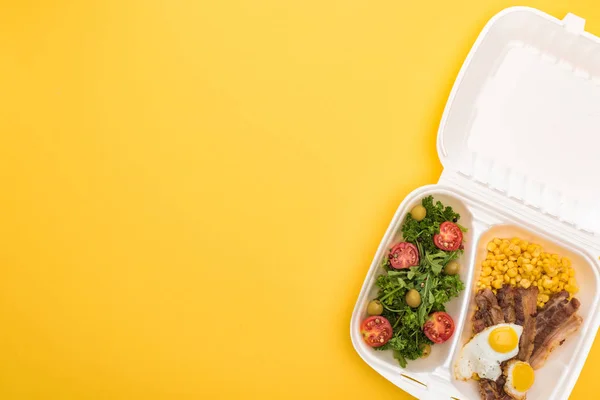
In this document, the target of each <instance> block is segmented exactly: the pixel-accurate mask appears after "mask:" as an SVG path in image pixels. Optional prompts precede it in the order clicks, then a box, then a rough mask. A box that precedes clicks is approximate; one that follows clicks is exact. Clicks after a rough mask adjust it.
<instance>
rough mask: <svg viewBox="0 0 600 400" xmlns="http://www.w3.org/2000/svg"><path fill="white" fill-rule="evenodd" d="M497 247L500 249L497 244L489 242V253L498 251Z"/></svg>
mask: <svg viewBox="0 0 600 400" xmlns="http://www.w3.org/2000/svg"><path fill="white" fill-rule="evenodd" d="M496 247H498V246H496V243H494V242H489V243H488V245H487V249H488V251H494V250H496Z"/></svg>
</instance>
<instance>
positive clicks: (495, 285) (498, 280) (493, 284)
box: [492, 279, 504, 289]
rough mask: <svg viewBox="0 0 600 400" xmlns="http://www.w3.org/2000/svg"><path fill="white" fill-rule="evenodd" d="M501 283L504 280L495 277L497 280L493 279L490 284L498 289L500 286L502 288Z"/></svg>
mask: <svg viewBox="0 0 600 400" xmlns="http://www.w3.org/2000/svg"><path fill="white" fill-rule="evenodd" d="M503 284H504V281H503V280H502V279H497V280H495V281H494V282H493V283H492V286H493V287H494V288H495V289H500V288H502V285H503Z"/></svg>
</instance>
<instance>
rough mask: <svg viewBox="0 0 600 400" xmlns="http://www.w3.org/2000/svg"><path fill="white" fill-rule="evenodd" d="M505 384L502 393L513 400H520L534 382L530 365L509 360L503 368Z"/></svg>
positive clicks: (533, 374)
mask: <svg viewBox="0 0 600 400" xmlns="http://www.w3.org/2000/svg"><path fill="white" fill-rule="evenodd" d="M504 375H505V376H506V383H505V384H504V391H505V392H506V393H507V394H508V395H509V396H510V397H512V398H513V399H516V400H522V399H524V398H525V396H527V391H528V390H529V388H531V386H532V385H533V382H534V381H535V373H534V372H533V368H532V367H531V365H529V364H528V363H526V362H524V361H518V360H511V361H509V362H508V363H507V364H506V366H505V367H504Z"/></svg>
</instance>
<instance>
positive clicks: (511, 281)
mask: <svg viewBox="0 0 600 400" xmlns="http://www.w3.org/2000/svg"><path fill="white" fill-rule="evenodd" d="M510 284H511V285H513V286H515V285H516V284H517V281H516V280H515V278H512V279H511V280H510Z"/></svg>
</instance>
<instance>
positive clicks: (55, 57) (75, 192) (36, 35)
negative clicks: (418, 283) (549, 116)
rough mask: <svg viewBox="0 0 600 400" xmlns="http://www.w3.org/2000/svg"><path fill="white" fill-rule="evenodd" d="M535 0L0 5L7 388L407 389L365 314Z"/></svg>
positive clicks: (9, 395) (30, 391)
mask: <svg viewBox="0 0 600 400" xmlns="http://www.w3.org/2000/svg"><path fill="white" fill-rule="evenodd" d="M529 3H530V5H532V6H535V7H538V8H541V9H543V10H545V11H547V12H549V13H551V14H553V15H555V16H557V17H560V18H562V17H563V16H564V15H565V14H566V13H567V12H568V11H572V12H575V13H577V14H579V15H581V16H583V17H585V18H587V19H588V24H587V29H588V30H589V31H591V32H593V33H596V34H600V5H599V4H598V2H597V1H596V0H588V1H575V0H573V1H541V0H540V1H533V0H532V1H530V2H529ZM516 4H518V3H517V2H513V1H500V0H486V1H481V0H457V1H436V2H432V1H415V2H409V1H404V0H377V1H366V0H343V1H342V0H330V1H323V0H318V1H317V0H301V1H284V0H238V1H234V0H210V1H208V0H197V1H192V0H189V1H175V0H170V1H167V0H164V1H151V0H138V1H133V0H110V1H97V2H90V1H68V0H55V1H33V0H27V1H25V0H14V1H7V0H0V92H1V94H2V95H1V96H0V101H1V103H0V132H1V136H0V137H1V139H0V174H1V177H2V180H1V195H0V239H1V244H0V265H1V267H0V398H1V399H3V400H12V399H16V400H21V399H60V400H68V399H111V400H112V399H115V400H120V399H127V400H130V399H144V400H153V399H203V398H216V399H246V398H247V399H365V398H371V399H396V400H398V399H407V398H409V396H408V395H406V394H404V393H403V392H402V391H400V390H399V389H397V388H395V387H394V386H393V385H392V384H390V383H388V382H387V381H386V380H385V379H383V378H381V377H380V376H379V375H378V374H377V373H375V372H374V371H372V370H371V369H370V368H369V367H368V366H367V365H366V364H364V363H363V362H362V361H361V360H360V359H359V357H358V356H357V355H356V354H355V352H354V350H353V348H352V346H351V343H350V340H349V334H348V328H349V319H350V314H351V310H352V307H353V304H354V301H355V299H356V296H357V295H358V292H359V289H360V286H361V283H362V280H363V278H364V276H365V273H366V272H367V269H368V266H369V264H370V261H371V258H372V256H373V254H374V252H375V249H376V248H377V245H378V243H379V240H380V239H381V237H382V235H383V233H384V231H385V229H386V227H387V224H388V223H389V221H390V219H391V217H392V215H393V213H394V211H395V209H396V207H397V205H398V204H399V203H400V201H401V200H402V199H403V197H404V196H405V195H406V194H407V193H409V192H410V191H411V190H413V189H415V188H417V187H418V186H421V185H424V184H428V183H433V182H435V181H436V180H437V178H438V176H439V175H440V172H441V169H442V168H441V165H440V164H439V161H438V158H437V154H436V152H435V139H436V130H437V126H438V123H439V119H440V116H441V113H442V110H443V107H444V104H445V101H446V98H447V96H448V94H449V91H450V88H451V85H452V83H453V81H454V78H455V77H456V74H457V72H458V70H459V68H460V65H461V63H462V61H463V59H464V57H465V56H466V54H467V52H468V50H469V48H470V46H471V45H472V43H473V41H474V40H475V38H476V36H477V34H478V33H479V31H480V30H481V28H482V27H483V25H484V24H485V22H486V21H487V20H488V19H489V18H490V17H491V16H492V15H493V14H495V13H496V12H498V11H500V10H501V9H502V8H504V7H506V6H510V5H516ZM499 139H500V138H499ZM599 367H600V345H598V344H596V345H595V346H594V348H593V349H592V352H591V354H590V356H589V359H588V362H587V364H586V366H585V368H584V370H583V373H582V375H581V378H580V380H579V382H578V384H577V386H576V388H575V391H574V393H573V396H572V398H573V399H586V398H588V397H587V396H586V389H588V390H595V388H596V387H597V374H596V373H595V372H596V371H598V368H599Z"/></svg>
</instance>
